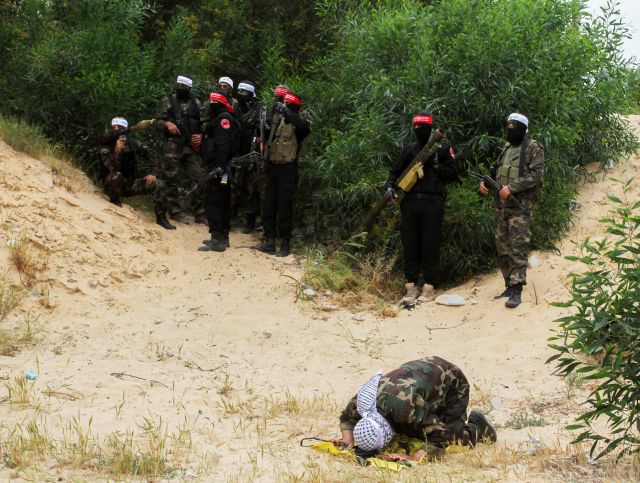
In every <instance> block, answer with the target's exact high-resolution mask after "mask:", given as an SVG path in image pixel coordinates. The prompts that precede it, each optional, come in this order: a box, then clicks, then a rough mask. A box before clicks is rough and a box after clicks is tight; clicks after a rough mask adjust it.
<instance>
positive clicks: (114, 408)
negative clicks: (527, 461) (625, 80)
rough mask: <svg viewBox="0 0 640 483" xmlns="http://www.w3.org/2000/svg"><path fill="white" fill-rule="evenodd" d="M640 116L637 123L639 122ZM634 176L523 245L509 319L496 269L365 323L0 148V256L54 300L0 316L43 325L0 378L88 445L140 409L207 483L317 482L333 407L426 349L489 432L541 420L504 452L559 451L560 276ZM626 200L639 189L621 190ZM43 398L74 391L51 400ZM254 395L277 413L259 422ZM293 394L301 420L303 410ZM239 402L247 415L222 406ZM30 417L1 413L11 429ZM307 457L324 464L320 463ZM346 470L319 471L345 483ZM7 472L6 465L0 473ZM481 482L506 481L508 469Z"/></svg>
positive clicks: (234, 239) (0, 370) (242, 246)
mask: <svg viewBox="0 0 640 483" xmlns="http://www.w3.org/2000/svg"><path fill="white" fill-rule="evenodd" d="M639 119H640V118H638V117H635V118H632V121H633V122H634V123H635V124H636V126H637V125H638V123H639ZM639 167H640V163H639V162H638V160H637V159H632V160H630V161H629V162H625V163H622V164H621V165H620V166H619V167H617V168H615V169H614V170H613V171H612V172H610V173H609V174H608V175H607V176H603V175H602V174H599V175H598V177H599V180H600V181H598V182H597V183H595V184H590V185H587V186H585V187H584V188H583V189H582V190H581V194H580V198H579V200H578V209H577V213H576V217H575V226H574V227H573V228H572V229H571V232H570V233H569V235H568V236H567V238H566V240H565V241H564V242H563V243H562V244H561V245H560V246H559V247H558V248H559V250H560V253H558V254H556V253H535V255H536V256H537V258H538V259H539V261H540V263H539V265H538V266H536V267H535V268H533V269H531V271H530V272H529V280H530V284H529V285H528V286H527V287H526V289H525V292H524V294H523V300H524V303H523V304H522V305H521V306H520V307H518V308H517V309H515V310H509V309H506V308H505V307H504V305H503V303H502V302H500V301H498V302H496V301H494V300H493V296H494V295H495V294H496V293H499V291H501V289H502V287H501V285H502V282H501V277H500V276H499V275H498V274H497V273H494V274H491V275H486V276H481V277H477V278H474V279H473V280H470V281H469V282H467V283H465V284H464V285H462V286H460V287H457V288H456V289H455V290H451V291H450V292H451V293H458V294H461V295H464V296H465V297H467V299H468V300H474V301H476V302H477V303H476V304H468V305H466V306H464V307H444V306H439V305H435V304H428V305H424V306H421V307H419V308H417V309H416V310H413V311H410V312H407V311H402V312H401V313H400V315H399V316H398V317H397V318H396V319H379V318H376V317H375V316H374V315H372V314H367V313H360V314H358V315H359V317H358V318H363V319H364V320H354V318H353V316H354V314H353V313H350V312H347V311H333V312H320V311H317V310H316V309H315V308H314V305H313V304H312V303H302V302H297V303H296V302H295V285H294V283H293V281H292V280H291V278H289V277H293V278H299V276H300V266H299V264H298V262H297V261H296V260H295V258H294V257H288V258H287V259H284V260H282V259H276V258H274V257H270V256H267V255H264V254H261V253H257V252H255V251H253V250H251V249H250V248H249V247H250V246H251V245H253V244H255V241H256V240H255V238H253V237H251V236H247V235H241V234H238V233H232V235H231V247H232V248H231V249H230V250H228V251H226V252H225V253H222V254H211V253H200V252H197V251H196V250H195V249H196V248H197V246H198V245H199V244H200V240H201V239H203V238H206V237H207V236H208V234H207V232H206V229H205V228H204V227H202V226H201V225H197V226H194V225H190V226H184V225H182V226H180V227H179V228H178V230H177V231H173V232H168V231H165V230H163V229H162V228H160V227H158V226H157V225H155V224H154V223H153V220H152V219H151V217H150V216H148V215H146V214H141V213H139V212H137V211H135V210H134V209H132V208H131V207H128V206H126V205H125V207H123V208H117V207H115V206H113V205H110V204H109V203H108V202H107V201H106V199H105V198H104V196H102V195H101V194H100V193H99V192H96V191H95V189H93V188H92V187H91V185H90V184H89V183H88V182H83V183H81V186H78V187H77V190H76V192H75V193H70V192H67V191H66V190H64V189H62V188H58V187H56V186H55V185H54V184H53V182H52V175H51V172H50V169H49V167H48V166H46V165H44V164H42V163H41V162H39V161H37V160H33V159H31V158H29V157H26V156H25V155H22V154H20V153H16V152H14V151H13V150H12V149H11V148H9V147H8V146H7V145H6V144H4V143H2V142H0V208H1V214H0V261H1V262H2V264H3V265H4V266H6V267H7V269H8V270H9V273H10V276H11V277H13V278H14V279H15V278H16V275H15V270H14V269H13V268H12V267H11V265H10V263H9V261H8V256H9V248H8V243H11V241H10V240H14V239H17V238H19V237H20V236H24V237H27V238H29V239H30V240H32V241H33V243H34V244H36V245H37V246H40V247H43V248H44V249H45V250H46V251H47V253H48V256H49V261H48V269H47V271H46V274H45V275H43V277H42V278H43V280H49V285H50V292H49V301H50V303H51V304H52V305H53V306H54V307H53V308H52V309H47V308H45V307H43V306H42V304H41V303H39V301H40V300H41V299H42V296H39V295H38V293H37V291H34V292H32V293H31V296H30V297H29V299H28V300H27V302H26V303H25V304H24V305H23V306H22V307H21V308H20V309H19V310H17V311H15V312H14V313H13V314H11V315H10V316H9V318H8V319H7V320H6V321H4V322H3V327H12V326H17V325H18V324H19V323H20V321H21V320H22V319H23V318H24V317H25V316H26V315H27V314H30V316H32V317H33V316H35V315H38V316H39V320H40V322H41V323H42V327H43V328H44V329H45V330H46V332H43V333H42V334H41V335H40V336H39V338H40V341H39V343H38V344H36V345H35V346H33V347H27V348H25V349H23V350H22V351H21V352H19V353H18V354H17V355H16V356H15V357H0V377H3V378H5V379H9V380H10V379H11V378H13V377H14V376H16V375H21V374H24V373H25V372H26V371H28V370H35V371H36V372H38V378H37V380H36V382H35V383H34V385H33V386H34V389H35V394H36V396H37V398H38V399H39V401H40V408H41V411H42V414H43V415H44V417H46V418H47V420H48V427H49V430H50V431H51V433H52V434H54V435H56V434H57V435H60V434H61V432H62V428H63V427H64V425H65V424H66V422H68V421H69V420H71V419H72V418H74V417H76V418H79V419H80V421H82V422H84V423H88V421H89V418H92V430H93V432H94V433H95V434H97V435H106V434H108V433H110V432H112V431H115V430H120V431H124V430H126V429H127V428H134V429H135V428H136V424H137V423H139V422H140V421H141V420H142V418H143V417H151V418H156V419H157V418H158V417H159V416H161V417H162V421H163V423H164V424H167V427H168V430H169V431H175V430H176V428H178V427H182V428H185V427H186V428H188V429H189V431H190V434H191V438H192V441H193V448H194V450H193V456H192V458H191V459H190V460H189V461H188V462H187V463H185V467H184V468H183V470H184V471H183V473H184V474H187V475H188V474H191V472H192V471H206V478H207V479H208V478H211V479H212V480H213V479H216V480H220V479H222V478H233V477H235V478H237V479H238V480H249V479H256V478H261V479H263V480H265V481H269V480H272V479H279V480H280V479H285V478H286V477H287V476H286V475H290V474H296V475H302V474H306V475H307V477H308V478H311V477H310V476H309V475H310V473H304V471H306V470H308V469H309V467H308V466H307V467H305V466H304V465H305V464H307V463H308V461H309V460H308V459H307V458H309V456H310V454H309V453H310V451H309V450H304V449H301V448H299V447H298V445H297V441H298V439H299V438H300V437H301V436H303V435H307V434H323V435H325V436H332V435H333V434H337V417H338V409H336V408H340V407H341V406H342V405H343V404H345V403H346V402H347V400H348V398H349V397H350V396H351V395H352V394H353V392H354V391H355V390H356V389H357V387H358V386H359V385H360V384H361V383H362V382H363V381H364V380H365V379H366V378H368V377H369V376H370V375H371V374H372V373H373V372H374V371H375V370H377V369H378V368H381V369H385V370H387V369H391V368H393V367H394V366H396V365H398V364H400V363H402V362H405V361H407V360H410V359H412V358H415V357H419V356H422V355H427V354H436V355H440V356H442V357H444V358H446V359H449V360H451V361H454V362H456V363H457V364H458V365H459V366H460V367H461V368H462V369H463V370H464V372H465V373H466V374H467V376H468V378H469V379H470V380H471V381H472V382H473V385H474V387H473V393H472V400H473V401H474V402H475V403H476V405H480V406H482V407H484V408H485V409H486V410H490V418H491V419H492V420H493V421H495V422H496V423H499V424H504V423H505V422H506V421H507V420H509V419H510V418H512V417H513V415H514V414H515V413H516V412H517V411H518V410H526V411H528V412H530V413H532V414H534V413H535V414H537V415H539V416H540V417H543V418H544V419H545V420H546V421H548V422H549V423H550V424H548V425H546V426H544V427H541V428H528V429H524V430H519V431H516V430H510V429H504V430H501V431H500V444H501V445H507V446H510V445H517V444H518V443H522V442H523V441H525V440H527V439H528V435H529V434H533V435H536V437H540V438H542V440H543V441H545V442H548V443H549V444H552V443H553V442H554V441H555V440H557V439H558V438H559V439H560V440H561V441H566V440H567V439H568V437H569V435H567V434H566V433H565V432H564V430H563V429H561V426H562V424H564V423H566V422H567V421H568V420H570V415H571V413H572V412H574V411H575V409H576V407H577V402H576V401H571V400H569V398H568V397H567V387H566V384H565V383H564V382H563V381H561V380H559V379H558V378H556V377H553V376H550V372H551V370H552V368H551V367H549V366H547V365H545V363H544V361H545V360H546V358H547V357H549V355H551V353H552V352H551V351H550V350H549V349H548V348H547V346H546V344H547V338H548V337H549V335H550V330H551V329H552V328H553V327H554V324H553V323H552V321H553V320H554V319H555V318H557V317H558V316H560V315H562V314H563V313H565V312H566V310H565V309H558V308H554V307H550V306H549V303H550V302H552V301H556V300H562V299H563V298H564V297H565V296H566V292H565V289H564V287H563V283H564V279H565V276H566V274H567V273H568V272H569V271H570V270H572V269H573V268H574V265H573V264H572V263H570V262H568V261H566V260H564V259H563V256H564V255H567V254H570V253H572V252H573V251H574V244H573V242H574V241H579V240H581V239H583V238H584V237H585V236H596V237H597V236H601V234H602V232H603V230H602V226H601V225H600V224H599V223H598V219H600V218H601V217H603V216H604V215H605V214H606V213H607V210H608V209H610V206H609V205H608V203H607V201H606V194H607V193H615V194H617V195H619V196H621V193H622V189H621V184H620V183H619V182H616V181H612V180H611V179H609V178H610V176H614V177H618V178H621V179H628V178H629V177H631V176H637V174H638V173H637V172H638V169H639ZM638 192H639V185H638V183H637V182H634V183H633V185H632V196H633V198H635V199H637V198H638ZM45 285H46V284H45ZM45 285H43V284H40V285H38V286H37V287H36V288H40V289H42V287H44V286H45ZM113 374H115V375H113ZM150 381H155V382H150ZM47 389H49V394H52V393H51V391H52V390H54V393H55V392H56V391H58V392H67V393H69V392H71V391H73V394H75V395H77V398H75V400H70V398H68V397H60V396H55V395H54V396H47V395H46V394H47ZM3 391H4V389H3V388H0V395H2V393H3ZM314 396H315V397H316V400H315V402H313V401H312V398H313V397H314ZM265 398H266V400H267V401H269V400H270V401H271V402H272V403H273V404H272V406H274V405H276V404H275V403H276V402H279V403H283V405H280V406H279V409H278V411H276V412H274V414H273V418H272V419H269V418H266V417H264V418H263V420H264V430H258V429H257V424H256V422H259V421H261V419H260V414H263V413H261V412H260V411H263V412H264V411H265V410H266V409H264V406H263V405H264V404H265V403H264V402H265ZM320 398H322V399H320ZM123 401H124V404H122V403H123ZM223 401H224V402H223ZM293 401H298V404H299V406H300V407H304V408H306V407H307V406H310V408H311V409H310V411H311V412H312V414H299V411H298V410H296V409H295V408H294V409H292V408H291V405H295V403H294V402H293ZM305 401H306V402H305ZM225 402H226V409H225ZM243 402H244V403H245V406H244V409H242V408H240V409H238V408H235V407H234V408H231V409H230V408H229V404H235V405H239V406H240V407H241V406H242V404H241V403H243ZM285 403H288V406H287V405H286V404H285ZM305 404H306V405H307V406H305ZM247 405H249V406H251V409H247V407H248V406H247ZM118 407H120V408H119V409H118ZM260 408H262V409H260ZM236 409H237V411H236ZM272 409H273V408H272ZM33 411H34V409H33V407H15V406H10V405H9V404H8V403H7V402H6V401H5V402H4V403H2V404H0V415H1V417H2V420H3V422H4V424H5V425H10V424H11V423H14V422H17V421H22V420H24V418H25V417H28V416H29V415H30V414H32V413H33ZM274 411H275V410H274ZM297 411H298V412H297ZM305 411H306V409H305ZM303 412H304V411H303ZM276 413H277V414H276ZM265 448H268V450H266V451H265ZM312 456H313V458H314V460H316V461H319V462H321V463H323V464H324V463H325V461H323V460H327V459H328V457H327V458H325V457H318V456H315V455H312ZM347 465H348V464H344V465H338V466H335V465H334V466H332V467H331V468H330V469H329V470H328V471H331V472H333V473H328V474H332V475H333V477H334V478H335V479H337V480H340V479H342V478H341V476H339V475H340V473H339V472H340V471H343V470H344V471H347V470H348V468H347ZM441 470H442V472H443V473H442V474H443V475H444V474H447V472H448V471H450V470H451V469H448V468H447V466H446V464H444V465H441ZM68 471H70V470H69V469H66V468H59V467H55V465H54V467H51V468H50V469H49V470H48V472H50V474H52V475H56V474H65V472H68ZM362 471H366V470H362ZM336 472H337V473H336ZM9 473H10V472H9V470H6V469H5V470H2V469H1V466H0V477H7V476H8V475H9ZM89 474H90V473H89ZM487 475H488V477H496V478H508V477H513V475H512V473H510V471H509V470H497V473H496V470H490V471H489V470H488V472H487ZM509 475H511V476H509ZM436 476H437V475H436ZM202 477H203V478H205V476H204V475H202ZM324 478H328V476H327V474H325V476H324Z"/></svg>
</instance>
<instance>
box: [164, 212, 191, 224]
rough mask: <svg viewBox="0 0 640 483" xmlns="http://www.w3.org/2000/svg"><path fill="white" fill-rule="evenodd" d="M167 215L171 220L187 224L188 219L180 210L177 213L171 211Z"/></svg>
mask: <svg viewBox="0 0 640 483" xmlns="http://www.w3.org/2000/svg"><path fill="white" fill-rule="evenodd" d="M169 216H170V217H171V219H172V220H173V221H176V222H178V223H182V224H183V225H188V224H189V219H188V218H187V217H186V216H184V213H182V212H181V211H178V212H177V213H171V214H170V215H169Z"/></svg>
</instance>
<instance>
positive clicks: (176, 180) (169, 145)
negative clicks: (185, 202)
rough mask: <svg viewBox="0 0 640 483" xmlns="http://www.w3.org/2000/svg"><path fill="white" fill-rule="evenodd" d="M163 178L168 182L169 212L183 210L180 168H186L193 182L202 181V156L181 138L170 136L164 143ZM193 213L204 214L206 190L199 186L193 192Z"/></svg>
mask: <svg viewBox="0 0 640 483" xmlns="http://www.w3.org/2000/svg"><path fill="white" fill-rule="evenodd" d="M163 159H164V166H163V168H164V169H163V178H164V180H165V181H166V184H167V204H168V209H169V213H170V214H171V215H175V214H177V213H180V212H182V208H181V206H180V196H179V188H180V168H181V167H182V169H184V172H185V173H186V174H187V176H188V177H189V179H190V180H191V182H192V183H193V184H198V183H200V182H201V180H202V178H203V175H204V170H203V169H202V164H201V161H200V157H199V156H198V155H197V154H196V153H195V152H194V151H193V149H192V148H191V147H189V146H185V145H184V143H183V142H182V141H181V139H180V138H168V139H167V140H166V141H165V143H164V153H163ZM192 196H193V214H194V215H195V216H196V217H198V216H204V192H203V190H202V189H201V188H200V187H198V188H197V189H196V190H195V191H194V192H193V195H192Z"/></svg>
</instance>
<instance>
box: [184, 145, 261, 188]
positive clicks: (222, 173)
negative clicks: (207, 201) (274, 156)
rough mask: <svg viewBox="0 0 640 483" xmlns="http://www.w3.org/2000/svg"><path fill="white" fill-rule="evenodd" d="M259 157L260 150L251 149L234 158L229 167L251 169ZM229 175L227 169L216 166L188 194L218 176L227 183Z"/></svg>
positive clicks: (223, 182)
mask: <svg viewBox="0 0 640 483" xmlns="http://www.w3.org/2000/svg"><path fill="white" fill-rule="evenodd" d="M257 159H260V153H259V152H258V151H251V152H250V153H248V154H245V155H244V156H240V157H238V158H234V159H232V160H231V161H230V162H229V168H236V169H249V168H251V167H252V166H254V165H255V163H256V160H257ZM228 177H229V175H228V170H225V169H224V168H222V167H220V166H218V167H217V168H214V169H212V170H211V171H209V172H208V173H207V174H206V175H205V176H204V177H203V178H202V181H201V182H200V183H198V184H197V185H196V186H194V187H193V188H191V189H190V190H189V191H187V193H186V194H191V193H193V192H194V191H195V190H197V189H198V187H199V186H206V185H208V184H209V183H210V182H211V181H213V180H214V179H216V178H222V181H221V183H222V184H227V182H226V179H228Z"/></svg>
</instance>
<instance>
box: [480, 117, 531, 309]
mask: <svg viewBox="0 0 640 483" xmlns="http://www.w3.org/2000/svg"><path fill="white" fill-rule="evenodd" d="M528 131H529V119H527V118H526V117H525V116H523V115H522V114H519V113H513V114H511V115H509V117H508V118H507V141H508V143H507V144H506V145H505V146H504V148H503V150H502V153H500V156H498V160H497V162H496V165H495V166H494V170H493V176H494V179H495V180H496V181H497V182H498V183H500V184H501V185H503V188H502V190H501V191H500V193H498V194H497V195H496V200H495V206H496V233H495V239H496V251H497V253H498V266H499V267H500V271H501V272H502V276H503V278H504V284H505V287H506V288H505V290H504V292H502V293H501V294H500V295H498V296H496V298H501V297H509V298H508V299H507V301H506V302H505V306H506V307H508V308H515V307H517V306H518V305H520V303H521V301H522V287H523V285H526V283H527V265H528V256H529V245H530V242H531V229H530V226H531V213H532V212H533V206H534V204H535V202H536V201H537V199H538V196H539V194H540V189H541V187H542V180H543V178H544V149H543V147H542V144H540V143H539V142H538V141H536V140H535V139H531V138H530V137H529V136H528V135H527V133H528ZM480 192H481V193H482V194H483V195H487V194H488V193H489V190H488V188H487V186H485V184H484V182H482V181H481V182H480Z"/></svg>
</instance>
